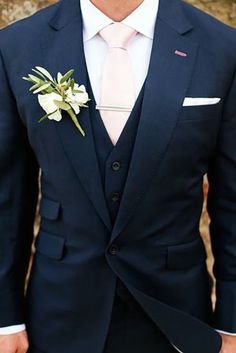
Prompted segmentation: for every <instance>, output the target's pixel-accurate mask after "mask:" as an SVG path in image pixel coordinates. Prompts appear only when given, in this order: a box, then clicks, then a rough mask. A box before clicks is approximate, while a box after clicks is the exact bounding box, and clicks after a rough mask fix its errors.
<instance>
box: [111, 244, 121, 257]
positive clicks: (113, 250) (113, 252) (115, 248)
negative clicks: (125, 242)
mask: <svg viewBox="0 0 236 353" xmlns="http://www.w3.org/2000/svg"><path fill="white" fill-rule="evenodd" d="M118 251H119V248H118V246H117V245H116V244H112V245H111V246H110V248H109V253H110V254H111V255H117V253H118Z"/></svg>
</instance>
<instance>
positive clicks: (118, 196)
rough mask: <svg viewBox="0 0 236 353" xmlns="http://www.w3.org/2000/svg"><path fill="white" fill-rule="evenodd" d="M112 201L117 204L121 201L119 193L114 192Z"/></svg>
mask: <svg viewBox="0 0 236 353" xmlns="http://www.w3.org/2000/svg"><path fill="white" fill-rule="evenodd" d="M111 199H112V201H113V202H117V201H119V199H120V194H119V193H118V192H113V194H112V196H111Z"/></svg>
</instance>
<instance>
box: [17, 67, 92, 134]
mask: <svg viewBox="0 0 236 353" xmlns="http://www.w3.org/2000/svg"><path fill="white" fill-rule="evenodd" d="M32 71H33V74H28V76H27V77H23V80H26V81H29V82H31V83H32V84H33V85H32V86H31V87H30V89H29V91H30V92H33V94H38V101H39V104H40V106H41V107H42V108H43V110H44V111H45V112H46V114H45V115H44V116H43V117H41V118H40V119H39V120H38V121H39V122H42V121H43V120H45V119H50V120H55V121H60V120H61V119H62V111H66V112H67V113H68V114H69V116H70V118H71V119H72V121H73V123H74V124H75V126H76V127H77V129H78V130H79V131H80V133H81V134H82V135H83V136H85V132H84V130H83V129H82V127H81V125H80V123H79V121H78V119H77V116H76V115H77V114H79V113H80V110H81V108H87V107H88V106H87V105H86V103H87V102H88V101H89V100H90V99H89V97H88V93H87V92H86V89H85V86H84V85H80V86H79V85H78V84H77V83H76V82H75V80H74V79H73V78H72V77H71V76H72V75H73V73H74V70H73V69H71V70H69V71H68V72H66V73H65V74H64V75H62V74H61V73H60V72H59V73H58V74H57V78H56V79H55V78H53V77H52V75H51V74H50V73H49V72H48V71H47V70H46V69H45V68H43V67H41V66H36V67H35V68H34V69H32Z"/></svg>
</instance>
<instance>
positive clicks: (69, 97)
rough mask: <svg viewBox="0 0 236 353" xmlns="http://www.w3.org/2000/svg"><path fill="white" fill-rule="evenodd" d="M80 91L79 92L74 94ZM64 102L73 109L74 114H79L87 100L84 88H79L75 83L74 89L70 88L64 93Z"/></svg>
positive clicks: (82, 86)
mask: <svg viewBox="0 0 236 353" xmlns="http://www.w3.org/2000/svg"><path fill="white" fill-rule="evenodd" d="M75 91H81V92H79V93H78V92H75ZM65 94H66V99H65V101H66V102H67V103H69V104H70V106H71V107H72V108H73V109H74V111H75V114H79V112H80V107H83V106H84V105H85V104H86V103H87V102H88V100H89V97H88V93H87V92H86V89H85V86H84V85H81V86H79V85H78V84H77V83H75V85H74V89H73V90H72V88H71V87H70V88H69V89H68V90H67V91H66V92H65Z"/></svg>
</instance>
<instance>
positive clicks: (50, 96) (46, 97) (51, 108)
mask: <svg viewBox="0 0 236 353" xmlns="http://www.w3.org/2000/svg"><path fill="white" fill-rule="evenodd" d="M54 100H57V101H62V96H61V95H60V94H58V93H55V92H52V93H47V94H39V95H38V101H39V104H40V105H41V107H42V108H43V110H45V112H46V113H47V114H51V113H53V114H51V115H49V116H48V119H50V120H56V121H60V120H61V119H62V114H61V111H60V109H59V108H58V107H57V105H56V104H55V103H54Z"/></svg>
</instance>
